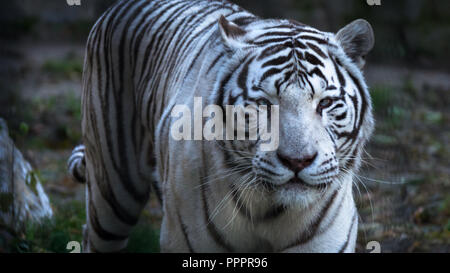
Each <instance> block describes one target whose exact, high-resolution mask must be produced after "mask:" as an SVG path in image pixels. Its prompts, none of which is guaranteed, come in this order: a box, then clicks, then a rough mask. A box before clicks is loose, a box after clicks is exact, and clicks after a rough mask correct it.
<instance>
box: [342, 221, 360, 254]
mask: <svg viewBox="0 0 450 273" xmlns="http://www.w3.org/2000/svg"><path fill="white" fill-rule="evenodd" d="M356 215H357V213H356V212H355V214H353V218H352V224H351V225H350V229H349V230H348V233H347V239H346V240H345V242H344V244H343V245H342V246H341V248H340V249H339V253H342V252H344V251H345V249H346V248H347V246H348V243H349V241H350V236H351V235H352V230H353V226H354V225H355V223H356Z"/></svg>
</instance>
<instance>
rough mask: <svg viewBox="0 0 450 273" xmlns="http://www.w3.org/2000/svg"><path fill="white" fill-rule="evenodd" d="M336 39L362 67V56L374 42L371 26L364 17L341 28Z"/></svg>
mask: <svg viewBox="0 0 450 273" xmlns="http://www.w3.org/2000/svg"><path fill="white" fill-rule="evenodd" d="M336 40H337V41H338V42H339V43H340V44H341V47H342V49H343V50H344V52H345V53H346V54H347V56H349V57H350V58H351V59H352V60H353V62H354V63H355V64H356V65H357V66H358V67H359V68H360V69H362V68H363V67H364V64H365V60H364V58H365V56H366V55H367V53H369V51H370V50H371V49H372V48H373V45H374V44H375V36H374V34H373V30H372V27H371V26H370V24H369V22H367V21H366V20H364V19H357V20H355V21H353V22H351V23H350V24H348V25H346V26H345V27H343V28H341V29H340V30H339V32H338V33H337V34H336Z"/></svg>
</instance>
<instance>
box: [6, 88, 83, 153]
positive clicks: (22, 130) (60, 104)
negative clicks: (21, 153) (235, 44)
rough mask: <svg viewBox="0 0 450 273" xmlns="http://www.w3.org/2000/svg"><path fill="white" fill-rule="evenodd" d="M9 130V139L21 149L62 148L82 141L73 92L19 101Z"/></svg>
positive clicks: (10, 121)
mask: <svg viewBox="0 0 450 273" xmlns="http://www.w3.org/2000/svg"><path fill="white" fill-rule="evenodd" d="M19 101H20V108H19V109H18V111H17V113H16V115H10V116H12V118H9V119H8V127H9V129H10V135H11V137H12V139H13V140H14V141H15V142H16V143H18V144H19V146H21V147H23V148H27V149H30V148H34V149H35V148H38V149H43V148H46V149H64V148H70V147H73V146H74V145H76V144H78V143H79V141H80V139H81V128H80V126H81V103H80V99H79V97H78V96H76V95H75V92H65V93H62V94H60V95H54V96H48V97H36V98H32V99H31V100H19Z"/></svg>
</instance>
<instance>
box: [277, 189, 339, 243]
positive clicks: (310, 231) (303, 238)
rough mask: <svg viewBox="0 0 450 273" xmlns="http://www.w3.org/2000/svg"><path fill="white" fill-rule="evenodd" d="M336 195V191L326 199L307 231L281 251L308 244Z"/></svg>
mask: <svg viewBox="0 0 450 273" xmlns="http://www.w3.org/2000/svg"><path fill="white" fill-rule="evenodd" d="M337 193H338V190H336V191H335V192H334V193H333V194H332V196H331V197H330V199H328V201H327V203H326V204H325V206H324V207H323V208H322V210H321V211H320V212H319V214H318V216H317V217H316V219H315V220H314V222H313V223H312V224H311V225H310V226H309V228H308V231H307V232H305V233H303V234H301V236H300V237H299V238H298V239H297V240H296V241H295V242H293V243H291V244H289V245H288V246H286V247H284V248H283V249H288V248H291V247H294V246H298V245H302V244H305V243H307V242H309V241H310V240H311V239H312V238H314V236H315V235H316V233H317V231H318V229H319V227H320V224H321V223H322V220H323V218H324V217H325V215H326V214H327V212H328V210H329V209H330V207H331V204H332V203H333V201H334V199H335V198H336V196H337Z"/></svg>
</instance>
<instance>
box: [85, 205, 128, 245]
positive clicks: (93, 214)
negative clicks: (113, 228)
mask: <svg viewBox="0 0 450 273" xmlns="http://www.w3.org/2000/svg"><path fill="white" fill-rule="evenodd" d="M89 223H90V224H91V226H92V228H93V229H94V231H95V233H96V234H97V235H98V237H100V238H101V239H102V240H104V241H123V240H126V239H127V238H128V236H123V235H117V234H114V233H111V232H109V231H107V230H105V229H104V228H103V227H102V225H101V224H100V222H99V221H98V215H97V210H96V209H95V206H94V203H93V202H92V200H91V201H90V202H89Z"/></svg>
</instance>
